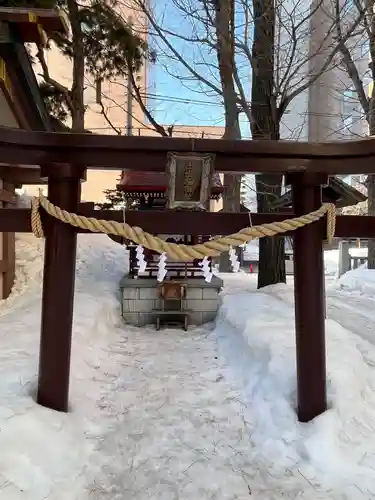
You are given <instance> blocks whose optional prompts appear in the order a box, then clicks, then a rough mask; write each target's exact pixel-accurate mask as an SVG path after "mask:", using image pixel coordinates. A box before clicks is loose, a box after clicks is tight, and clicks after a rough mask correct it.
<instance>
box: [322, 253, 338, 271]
mask: <svg viewBox="0 0 375 500" xmlns="http://www.w3.org/2000/svg"><path fill="white" fill-rule="evenodd" d="M338 270H339V251H338V250H326V251H325V252H324V271H325V275H326V276H337V274H338Z"/></svg>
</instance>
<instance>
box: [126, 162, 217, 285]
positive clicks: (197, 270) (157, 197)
mask: <svg viewBox="0 0 375 500" xmlns="http://www.w3.org/2000/svg"><path fill="white" fill-rule="evenodd" d="M117 188H118V189H119V190H120V191H122V192H123V193H124V197H125V199H126V200H127V201H131V202H132V209H134V210H163V209H164V208H165V207H166V203H167V196H168V195H167V193H168V188H169V180H168V174H167V173H166V172H136V171H131V170H124V171H123V172H122V176H121V180H120V182H119V184H118V186H117ZM223 190H224V188H223V185H222V183H221V180H220V176H219V174H217V173H213V174H212V179H211V182H210V198H209V199H210V201H217V200H219V198H220V197H221V195H222V193H223ZM209 208H210V206H209V205H208V207H207V209H208V211H209ZM158 236H159V237H160V238H162V239H164V240H165V241H169V242H173V243H184V244H185V245H196V244H198V243H202V242H204V241H207V239H208V238H209V236H208V235H201V236H191V235H185V236H182V235H172V234H168V235H167V234H158ZM127 247H128V249H129V276H130V277H132V278H134V277H136V276H137V277H139V278H155V277H156V275H157V271H158V267H157V262H158V260H159V255H158V254H157V253H156V252H153V251H151V250H148V249H144V257H145V260H146V262H147V268H146V271H145V272H143V273H139V267H138V263H137V256H136V245H134V244H133V243H132V242H127ZM166 267H167V271H168V278H177V279H184V278H187V277H190V278H198V277H202V268H201V267H200V266H199V263H198V261H192V262H190V263H186V262H169V263H168V262H167V264H166Z"/></svg>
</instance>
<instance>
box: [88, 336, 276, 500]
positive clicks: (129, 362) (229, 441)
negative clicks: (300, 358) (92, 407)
mask: <svg viewBox="0 0 375 500" xmlns="http://www.w3.org/2000/svg"><path fill="white" fill-rule="evenodd" d="M116 336H117V337H118V342H116V343H114V344H113V345H112V346H111V348H110V351H109V356H110V359H111V366H112V369H110V368H109V370H110V371H109V372H107V373H106V374H105V376H106V379H107V380H111V383H109V384H108V385H107V387H106V389H105V390H104V391H102V394H101V401H100V403H99V406H100V407H101V408H103V409H104V411H103V414H102V418H103V419H106V421H107V425H108V433H107V434H106V435H104V436H102V438H101V440H100V443H99V445H98V448H97V450H96V452H95V454H94V457H95V456H97V457H98V459H99V461H101V460H102V458H103V457H107V459H106V461H105V462H104V463H99V465H100V467H98V468H97V470H99V469H100V473H99V475H98V476H96V477H95V478H94V480H93V482H92V484H91V485H90V486H89V488H88V489H89V498H92V499H95V500H96V499H103V500H104V499H107V498H108V499H111V500H120V499H121V500H125V499H137V500H146V499H151V498H154V499H163V500H174V499H191V500H197V499H200V500H209V499H210V500H214V499H217V500H235V499H237V500H245V499H246V500H248V499H249V495H250V492H251V491H252V489H253V488H254V485H256V486H258V487H259V484H261V485H262V489H264V486H263V481H261V480H260V479H259V477H257V476H259V474H261V473H259V472H258V471H257V470H256V468H254V462H253V460H254V461H256V460H255V458H254V450H253V445H252V443H251V437H250V432H249V430H248V429H247V427H246V421H245V416H244V404H243V403H242V402H241V396H240V394H239V393H238V392H237V391H235V390H234V389H233V387H232V386H231V384H230V383H228V381H227V380H226V374H225V370H224V367H223V366H222V364H221V363H220V361H219V359H218V354H217V348H216V342H215V339H214V337H213V333H212V331H210V330H208V329H206V330H203V329H196V330H190V331H188V332H183V331H181V330H162V331H160V332H156V331H155V330H152V329H149V330H144V329H140V330H138V329H135V328H133V329H132V328H127V329H126V330H125V329H118V331H117V333H116ZM114 457H115V458H114ZM257 498H263V497H257ZM264 498H269V497H267V495H266V496H265V497H264Z"/></svg>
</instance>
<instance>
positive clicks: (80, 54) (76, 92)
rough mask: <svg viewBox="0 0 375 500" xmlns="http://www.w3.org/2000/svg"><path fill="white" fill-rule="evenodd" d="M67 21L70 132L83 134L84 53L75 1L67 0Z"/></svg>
mask: <svg viewBox="0 0 375 500" xmlns="http://www.w3.org/2000/svg"><path fill="white" fill-rule="evenodd" d="M67 5H68V11H69V20H70V24H71V29H72V40H73V54H74V56H73V84H72V89H71V91H70V95H71V100H72V105H73V110H72V131H73V132H83V131H84V130H85V104H84V81H85V53H84V45H83V36H82V29H81V23H80V21H79V10H78V5H77V2H76V1H75V0H68V2H67Z"/></svg>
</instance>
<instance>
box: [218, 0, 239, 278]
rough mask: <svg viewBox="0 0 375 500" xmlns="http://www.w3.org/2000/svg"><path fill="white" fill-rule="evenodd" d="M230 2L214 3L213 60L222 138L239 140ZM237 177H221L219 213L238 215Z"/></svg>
mask: <svg viewBox="0 0 375 500" xmlns="http://www.w3.org/2000/svg"><path fill="white" fill-rule="evenodd" d="M234 5H235V4H234V1H233V0H217V3H216V5H215V27H216V38H217V51H216V54H217V59H218V66H219V73H220V82H221V88H222V90H223V99H224V111H225V132H224V136H223V139H231V140H239V139H241V130H240V124H239V119H238V114H239V113H238V106H237V92H236V86H235V83H234V71H235V60H234V55H235V50H234V38H235V32H234ZM241 177H242V176H241V175H230V174H225V175H224V194H223V211H224V212H239V210H240V199H241ZM219 270H220V272H231V271H232V268H231V265H230V262H229V255H228V252H224V253H222V254H221V255H220V261H219Z"/></svg>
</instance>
